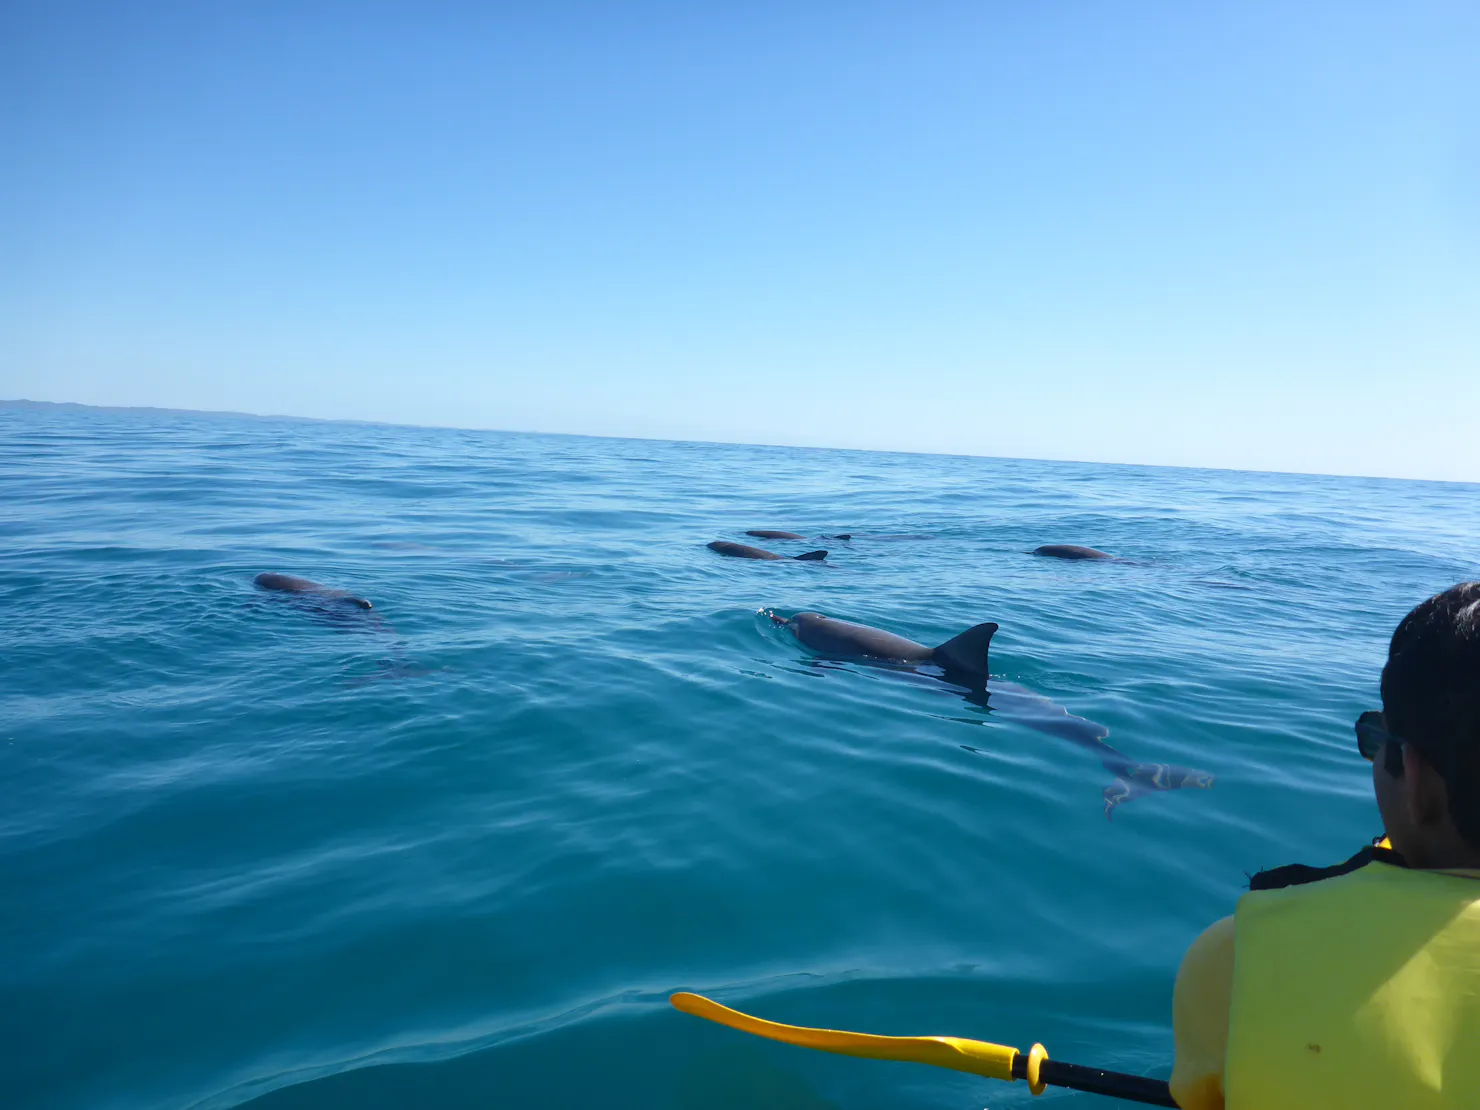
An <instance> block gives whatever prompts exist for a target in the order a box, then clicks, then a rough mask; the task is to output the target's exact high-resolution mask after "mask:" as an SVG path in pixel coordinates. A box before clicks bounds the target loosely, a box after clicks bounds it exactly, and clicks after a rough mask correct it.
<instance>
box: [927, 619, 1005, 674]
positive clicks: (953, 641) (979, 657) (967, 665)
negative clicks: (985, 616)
mask: <svg viewBox="0 0 1480 1110" xmlns="http://www.w3.org/2000/svg"><path fill="white" fill-rule="evenodd" d="M996 631H997V625H996V623H995V622H994V621H987V622H986V623H985V624H978V625H973V626H972V627H971V628H968V629H967V630H966V631H965V632H963V633H961V635H959V636H952V637H951V638H950V639H949V640H947V641H946V642H945V643H943V644H941V645H940V647H938V648H936V649H935V661H936V662H937V663H939V664H940V665H941V666H942V667H944V668H945V669H946V670H948V671H956V672H959V673H961V674H965V675H969V676H971V677H972V678H973V679H976V680H978V681H980V682H986V680H987V675H988V674H990V673H991V669H990V667H989V666H988V663H987V651H988V649H989V648H990V647H991V646H992V635H993V633H995V632H996Z"/></svg>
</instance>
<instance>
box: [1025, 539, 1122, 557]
mask: <svg viewBox="0 0 1480 1110" xmlns="http://www.w3.org/2000/svg"><path fill="white" fill-rule="evenodd" d="M1028 554H1030V555H1046V556H1048V557H1049V558H1051V559H1113V558H1115V556H1114V555H1111V554H1110V553H1109V552H1108V551H1100V550H1098V549H1096V548H1093V547H1080V546H1079V545H1078V544H1072V543H1046V544H1044V545H1043V546H1042V547H1035V548H1034V549H1033V550H1032V551H1030V552H1028Z"/></svg>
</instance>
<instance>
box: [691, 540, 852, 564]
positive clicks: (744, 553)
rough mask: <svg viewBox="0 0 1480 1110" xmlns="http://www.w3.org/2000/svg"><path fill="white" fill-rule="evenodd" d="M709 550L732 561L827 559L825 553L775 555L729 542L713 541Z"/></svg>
mask: <svg viewBox="0 0 1480 1110" xmlns="http://www.w3.org/2000/svg"><path fill="white" fill-rule="evenodd" d="M709 550H710V551H717V552H719V553H720V554H721V555H728V556H730V557H731V558H732V559H798V560H800V561H802V562H804V563H816V562H820V561H821V560H823V559H825V558H827V552H826V551H808V552H805V553H804V554H801V555H777V554H776V552H774V551H766V550H764V549H762V548H759V547H751V546H750V545H749V544H748V543H731V542H730V541H729V540H715V541H714V542H713V543H711V544H710V545H709Z"/></svg>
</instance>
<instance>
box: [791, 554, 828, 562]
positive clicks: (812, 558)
mask: <svg viewBox="0 0 1480 1110" xmlns="http://www.w3.org/2000/svg"><path fill="white" fill-rule="evenodd" d="M792 558H794V559H799V560H801V561H802V562H804V563H817V562H821V561H822V560H823V559H826V558H827V552H826V551H807V552H804V553H803V554H801V555H793V556H792Z"/></svg>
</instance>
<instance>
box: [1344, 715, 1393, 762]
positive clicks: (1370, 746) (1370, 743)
mask: <svg viewBox="0 0 1480 1110" xmlns="http://www.w3.org/2000/svg"><path fill="white" fill-rule="evenodd" d="M1353 727H1354V728H1355V729H1356V731H1357V751H1359V752H1361V753H1362V758H1363V759H1365V760H1367V761H1368V762H1369V763H1370V762H1372V761H1373V760H1375V759H1376V758H1377V753H1378V752H1380V751H1381V750H1382V746H1383V745H1384V744H1388V743H1390V744H1392V745H1393V746H1392V748H1391V749H1389V750H1390V751H1394V752H1396V751H1397V750H1398V748H1400V747H1402V745H1403V741H1402V740H1401V739H1400V738H1398V737H1396V736H1394V735H1393V734H1392V733H1391V732H1389V731H1388V730H1387V720H1386V718H1384V717H1383V715H1382V710H1380V709H1369V710H1367V712H1365V713H1363V714H1362V715H1361V716H1360V717H1358V718H1357V723H1356V724H1355V725H1354V726H1353Z"/></svg>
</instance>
